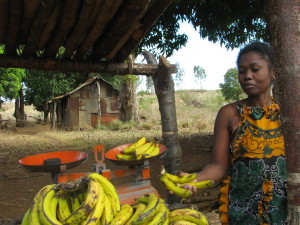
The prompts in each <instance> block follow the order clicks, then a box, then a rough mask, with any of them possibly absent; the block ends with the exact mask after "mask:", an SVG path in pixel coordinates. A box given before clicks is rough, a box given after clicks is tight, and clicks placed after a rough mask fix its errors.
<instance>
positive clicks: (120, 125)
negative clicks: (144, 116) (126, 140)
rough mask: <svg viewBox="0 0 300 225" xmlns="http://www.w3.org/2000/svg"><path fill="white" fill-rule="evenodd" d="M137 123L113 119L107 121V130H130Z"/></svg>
mask: <svg viewBox="0 0 300 225" xmlns="http://www.w3.org/2000/svg"><path fill="white" fill-rule="evenodd" d="M137 125H138V124H137V123H136V122H135V121H133V120H131V121H128V122H122V121H120V120H114V121H112V122H110V123H109V125H108V129H109V130H131V129H133V128H134V127H136V126H137Z"/></svg>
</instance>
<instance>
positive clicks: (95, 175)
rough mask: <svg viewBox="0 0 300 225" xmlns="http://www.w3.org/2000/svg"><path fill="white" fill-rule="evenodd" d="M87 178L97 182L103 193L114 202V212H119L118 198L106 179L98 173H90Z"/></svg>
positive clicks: (113, 187)
mask: <svg viewBox="0 0 300 225" xmlns="http://www.w3.org/2000/svg"><path fill="white" fill-rule="evenodd" d="M88 177H90V178H93V179H95V180H97V181H98V182H99V183H100V184H101V185H102V186H103V189H104V193H105V194H106V195H108V196H110V197H111V199H113V200H114V204H113V207H114V210H115V211H116V212H118V211H120V208H121V204H120V198H119V195H118V193H117V191H116V188H115V186H114V185H113V184H112V183H111V182H110V181H109V180H108V179H106V177H104V176H102V175H100V174H99V173H91V174H89V175H88Z"/></svg>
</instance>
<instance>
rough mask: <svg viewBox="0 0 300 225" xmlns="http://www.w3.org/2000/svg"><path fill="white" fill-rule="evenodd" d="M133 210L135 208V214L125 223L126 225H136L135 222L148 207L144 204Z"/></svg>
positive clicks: (135, 206)
mask: <svg viewBox="0 0 300 225" xmlns="http://www.w3.org/2000/svg"><path fill="white" fill-rule="evenodd" d="M132 208H133V214H132V216H131V217H130V219H129V220H128V221H127V222H126V223H125V225H131V224H134V222H135V221H136V220H137V218H138V217H139V215H140V213H141V212H142V211H143V210H144V209H145V208H146V205H145V204H143V203H139V204H136V205H134V206H132Z"/></svg>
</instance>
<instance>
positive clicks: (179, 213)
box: [169, 208, 208, 225]
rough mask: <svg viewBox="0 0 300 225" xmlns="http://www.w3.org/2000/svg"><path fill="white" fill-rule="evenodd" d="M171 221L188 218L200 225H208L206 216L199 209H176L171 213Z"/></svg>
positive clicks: (187, 219)
mask: <svg viewBox="0 0 300 225" xmlns="http://www.w3.org/2000/svg"><path fill="white" fill-rule="evenodd" d="M169 220H170V223H171V222H174V221H178V220H186V221H189V222H193V223H195V224H198V225H208V221H207V219H206V217H205V216H204V215H203V214H202V213H201V212H199V211H197V210H194V209H189V208H183V209H175V210H173V211H172V212H170V214H169Z"/></svg>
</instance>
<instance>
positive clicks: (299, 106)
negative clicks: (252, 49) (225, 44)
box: [267, 0, 300, 225]
mask: <svg viewBox="0 0 300 225" xmlns="http://www.w3.org/2000/svg"><path fill="white" fill-rule="evenodd" d="M299 12H300V4H299V1H295V0H271V1H269V4H268V5H267V15H268V16H269V17H268V25H269V27H270V33H271V39H272V45H273V48H274V53H275V54H274V56H275V66H276V79H277V84H278V92H279V104H280V106H281V112H282V116H283V118H282V122H283V124H282V127H283V134H284V138H285V147H286V153H287V181H288V189H287V192H288V224H289V225H299V224H300V194H299V193H300V75H299V74H300V35H299V27H300V13H299Z"/></svg>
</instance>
